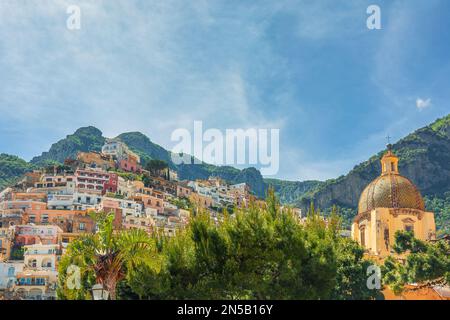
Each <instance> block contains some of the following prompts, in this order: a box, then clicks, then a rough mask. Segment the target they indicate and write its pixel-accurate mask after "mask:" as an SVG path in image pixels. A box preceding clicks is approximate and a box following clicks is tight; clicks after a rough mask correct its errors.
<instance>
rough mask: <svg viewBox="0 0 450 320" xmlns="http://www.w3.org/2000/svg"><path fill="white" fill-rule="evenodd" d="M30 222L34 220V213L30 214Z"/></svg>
mask: <svg viewBox="0 0 450 320" xmlns="http://www.w3.org/2000/svg"><path fill="white" fill-rule="evenodd" d="M29 222H30V223H35V222H36V216H35V215H34V214H31V215H30V221H29Z"/></svg>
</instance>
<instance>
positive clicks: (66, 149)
mask: <svg viewBox="0 0 450 320" xmlns="http://www.w3.org/2000/svg"><path fill="white" fill-rule="evenodd" d="M104 143H105V138H104V137H103V136H102V132H101V131H100V130H98V129H97V128H95V127H91V126H90V127H83V128H79V129H78V130H77V131H75V133H74V134H71V135H68V136H67V137H66V138H65V139H61V140H59V141H58V142H56V143H54V144H53V145H52V146H51V147H50V150H49V151H48V152H43V153H42V155H40V156H38V157H34V158H33V159H32V160H31V163H33V164H36V165H40V166H44V165H48V164H54V163H64V160H65V159H66V158H72V159H75V158H76V156H77V153H78V152H80V151H84V152H88V151H100V150H101V148H102V146H103V144H104Z"/></svg>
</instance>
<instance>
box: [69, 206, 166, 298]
mask: <svg viewBox="0 0 450 320" xmlns="http://www.w3.org/2000/svg"><path fill="white" fill-rule="evenodd" d="M94 219H95V221H96V222H97V226H98V232H97V233H96V234H90V235H84V236H82V237H81V238H79V239H77V240H76V241H74V242H73V243H71V244H70V246H69V247H68V249H67V252H66V254H65V257H63V259H62V262H63V263H62V264H61V268H60V273H61V272H62V273H63V277H62V280H63V281H64V280H65V277H64V273H65V272H66V271H67V267H68V266H69V265H76V266H77V267H79V268H80V272H81V274H82V276H83V275H84V276H85V277H84V278H85V279H87V278H89V274H90V275H91V277H90V278H91V279H90V280H91V281H92V280H94V281H95V282H96V283H100V284H102V285H103V286H104V287H105V289H106V290H108V291H109V295H110V298H111V299H112V300H115V299H116V298H117V292H116V288H117V284H118V282H119V281H121V280H123V279H124V278H126V277H127V276H129V275H130V274H132V272H133V270H135V268H136V267H138V266H139V265H141V264H147V265H149V266H151V267H157V266H158V265H159V263H158V255H157V254H156V245H155V241H154V240H153V239H152V238H151V237H150V236H149V235H148V234H147V233H146V232H145V231H143V230H140V229H131V230H121V231H115V230H114V228H113V220H114V215H112V214H107V215H105V214H104V213H100V214H97V215H96V216H95V217H94ZM92 275H93V277H94V279H92ZM89 282H90V281H89V280H87V281H86V282H85V283H86V286H90V285H89ZM60 285H61V283H60ZM63 285H64V284H63ZM82 290H84V291H85V292H88V291H89V290H90V287H89V288H83V289H82ZM72 297H73V296H72Z"/></svg>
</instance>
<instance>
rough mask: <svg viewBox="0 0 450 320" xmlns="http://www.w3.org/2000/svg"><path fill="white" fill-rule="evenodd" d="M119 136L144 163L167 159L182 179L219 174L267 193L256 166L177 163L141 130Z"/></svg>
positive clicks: (259, 192)
mask: <svg viewBox="0 0 450 320" xmlns="http://www.w3.org/2000/svg"><path fill="white" fill-rule="evenodd" d="M117 138H118V139H120V140H121V141H122V142H124V143H125V144H126V145H127V146H128V147H129V148H130V149H131V150H132V151H133V152H136V153H137V154H138V155H139V156H140V157H141V162H143V163H145V162H146V161H148V160H151V159H159V160H164V161H166V162H167V163H168V164H169V167H170V168H172V169H174V170H176V171H177V172H178V176H179V178H180V179H181V180H195V179H207V178H208V177H210V176H217V177H220V178H222V179H224V180H227V181H228V182H230V183H242V182H245V183H247V184H248V185H249V186H250V188H251V190H252V191H253V192H254V193H255V194H256V195H258V196H260V197H263V196H264V195H265V190H266V185H265V183H264V180H263V178H262V176H261V173H260V172H259V171H258V170H257V169H255V168H246V169H243V170H239V169H236V168H233V167H230V166H214V165H210V164H206V163H202V164H181V165H176V164H175V163H173V161H172V157H171V152H169V151H167V150H166V149H164V148H163V147H161V146H159V145H157V144H155V143H153V142H152V141H150V139H149V138H148V137H147V136H146V135H144V134H142V133H140V132H127V133H122V134H120V135H119V136H117Z"/></svg>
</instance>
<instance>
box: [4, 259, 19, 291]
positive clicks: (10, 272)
mask: <svg viewBox="0 0 450 320" xmlns="http://www.w3.org/2000/svg"><path fill="white" fill-rule="evenodd" d="M23 266H24V263H23V261H8V262H0V290H8V291H9V290H11V289H12V288H13V287H14V285H15V283H16V278H17V274H18V273H20V272H22V271H23Z"/></svg>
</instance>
